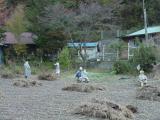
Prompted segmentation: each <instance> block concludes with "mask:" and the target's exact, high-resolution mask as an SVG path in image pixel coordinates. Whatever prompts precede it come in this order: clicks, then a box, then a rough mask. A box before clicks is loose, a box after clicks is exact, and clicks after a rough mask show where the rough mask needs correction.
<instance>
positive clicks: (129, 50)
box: [128, 41, 130, 60]
mask: <svg viewBox="0 0 160 120" xmlns="http://www.w3.org/2000/svg"><path fill="white" fill-rule="evenodd" d="M129 42H130V41H128V60H129V57H130V46H129Z"/></svg>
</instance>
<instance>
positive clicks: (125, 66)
mask: <svg viewBox="0 0 160 120" xmlns="http://www.w3.org/2000/svg"><path fill="white" fill-rule="evenodd" d="M113 70H114V71H115V73H116V74H123V73H129V72H130V71H131V64H130V63H129V62H128V61H117V62H115V63H114V65H113Z"/></svg>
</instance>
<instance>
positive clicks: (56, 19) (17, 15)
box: [0, 0, 160, 49]
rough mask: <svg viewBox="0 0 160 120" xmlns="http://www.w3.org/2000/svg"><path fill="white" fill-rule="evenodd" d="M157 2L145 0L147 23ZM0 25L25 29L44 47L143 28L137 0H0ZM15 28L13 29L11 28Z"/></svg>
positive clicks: (158, 16)
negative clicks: (118, 31) (105, 33)
mask: <svg viewBox="0 0 160 120" xmlns="http://www.w3.org/2000/svg"><path fill="white" fill-rule="evenodd" d="M159 6H160V1H159V0H147V1H146V8H147V17H148V25H149V26H152V25H158V24H159V21H160V7H159ZM0 7H1V9H0V24H1V28H2V29H4V30H6V31H11V32H13V33H15V34H17V35H18V34H20V33H21V32H25V31H29V32H33V33H35V34H36V35H37V36H38V38H39V39H38V40H37V41H36V42H37V44H38V45H39V46H40V47H41V48H45V49H46V47H44V46H46V45H47V46H48V47H47V49H50V48H52V47H53V46H54V47H58V48H59V47H60V48H61V47H63V46H64V45H65V44H66V42H67V40H70V39H73V40H81V41H86V40H87V41H90V40H92V41H93V40H99V39H100V32H101V31H107V32H108V33H109V34H112V33H116V31H117V30H127V29H137V28H142V27H143V24H144V23H143V9H142V8H143V4H142V1H140V0H0ZM15 27H16V29H15Z"/></svg>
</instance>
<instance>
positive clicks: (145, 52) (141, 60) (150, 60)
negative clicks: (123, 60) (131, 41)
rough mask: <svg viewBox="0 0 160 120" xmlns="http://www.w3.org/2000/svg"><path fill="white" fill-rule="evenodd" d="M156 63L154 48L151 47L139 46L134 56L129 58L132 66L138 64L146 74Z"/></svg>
mask: <svg viewBox="0 0 160 120" xmlns="http://www.w3.org/2000/svg"><path fill="white" fill-rule="evenodd" d="M155 62H156V57H155V53H154V48H153V47H151V46H144V45H143V44H141V45H140V47H139V48H138V49H136V50H135V51H134V56H133V57H132V58H131V60H130V63H131V64H133V65H134V66H137V65H138V64H140V66H141V69H143V70H144V71H146V72H151V71H152V68H153V64H154V63H155Z"/></svg>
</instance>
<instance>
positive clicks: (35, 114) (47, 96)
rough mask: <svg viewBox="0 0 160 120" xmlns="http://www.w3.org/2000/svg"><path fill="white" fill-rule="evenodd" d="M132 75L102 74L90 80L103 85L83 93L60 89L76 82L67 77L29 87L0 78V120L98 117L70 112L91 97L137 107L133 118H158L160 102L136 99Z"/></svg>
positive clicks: (60, 119)
mask: <svg viewBox="0 0 160 120" xmlns="http://www.w3.org/2000/svg"><path fill="white" fill-rule="evenodd" d="M33 79H34V80H35V79H37V78H36V77H34V78H33ZM96 79H98V78H96ZM135 79H136V78H131V79H129V78H127V79H119V77H118V76H117V77H112V76H111V78H110V79H108V77H106V78H105V77H104V80H102V81H99V80H91V83H92V85H93V84H95V85H102V86H105V88H106V89H105V90H104V91H94V92H91V93H85V92H76V91H63V90H62V88H63V87H65V86H68V85H71V84H74V83H75V82H76V81H75V80H73V79H71V78H69V77H66V78H65V79H63V80H55V81H41V83H42V86H37V87H29V88H23V87H16V86H13V80H12V79H3V78H0V92H1V93H2V94H3V96H4V97H2V98H0V120H101V119H98V118H91V117H87V116H81V115H74V114H72V113H73V111H74V109H75V108H77V107H78V106H79V105H81V104H83V103H86V102H88V101H90V100H91V99H94V98H96V99H104V98H106V99H108V100H110V101H114V102H116V103H117V104H121V105H133V106H135V107H137V108H138V113H136V114H134V115H135V118H134V120H160V114H159V113H160V110H159V108H160V102H157V101H149V100H138V99H136V91H137V89H138V86H137V84H136V82H135ZM86 84H90V83H86ZM149 84H150V85H153V86H160V81H159V80H155V81H153V80H150V81H149Z"/></svg>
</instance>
